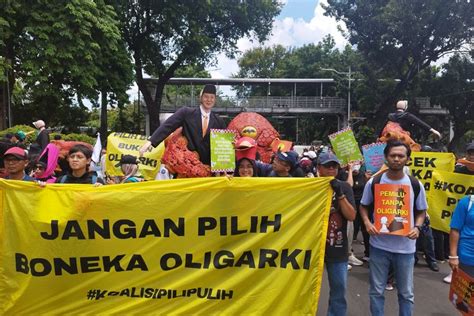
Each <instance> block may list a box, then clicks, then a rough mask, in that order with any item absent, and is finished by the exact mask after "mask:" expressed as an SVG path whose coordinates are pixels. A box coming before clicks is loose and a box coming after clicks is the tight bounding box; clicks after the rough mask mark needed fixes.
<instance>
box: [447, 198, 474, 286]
mask: <svg viewBox="0 0 474 316" xmlns="http://www.w3.org/2000/svg"><path fill="white" fill-rule="evenodd" d="M450 227H451V230H450V232H449V252H450V255H449V266H450V267H451V269H452V270H453V271H455V270H457V269H458V268H460V269H461V270H463V271H464V272H466V273H467V274H469V275H470V276H471V277H474V195H468V196H465V197H463V198H462V199H461V200H459V202H458V204H457V205H456V209H455V210H454V213H453V217H452V219H451V225H450Z"/></svg>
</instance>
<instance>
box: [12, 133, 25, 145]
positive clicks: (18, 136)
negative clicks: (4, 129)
mask: <svg viewBox="0 0 474 316" xmlns="http://www.w3.org/2000/svg"><path fill="white" fill-rule="evenodd" d="M25 139H26V134H25V132H23V131H18V132H16V133H15V134H13V136H12V138H11V139H10V141H11V142H12V143H13V144H15V145H16V146H19V147H22V148H24V149H26V146H25V145H24V144H23V142H24V141H25Z"/></svg>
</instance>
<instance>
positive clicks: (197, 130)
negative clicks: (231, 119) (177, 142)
mask: <svg viewBox="0 0 474 316" xmlns="http://www.w3.org/2000/svg"><path fill="white" fill-rule="evenodd" d="M215 103H216V87H215V86H214V85H211V84H207V85H206V86H205V87H204V89H203V90H202V91H201V104H200V106H199V108H191V107H182V108H180V109H179V110H178V111H176V113H174V114H173V115H172V116H170V117H169V118H168V119H167V120H166V121H165V122H164V123H163V124H162V125H161V126H160V127H159V128H158V129H157V130H156V131H155V132H154V133H153V135H151V137H150V140H149V141H147V142H146V143H145V144H144V145H143V146H142V148H140V156H143V154H144V153H145V152H146V151H147V150H148V149H149V148H150V146H153V147H156V146H158V145H159V144H160V143H161V142H162V141H163V140H165V138H166V137H168V136H169V135H170V134H171V133H172V132H174V131H175V130H176V129H177V128H178V127H183V135H184V136H185V137H186V139H187V140H188V149H189V150H191V151H196V152H197V153H198V154H199V160H200V161H201V162H202V163H203V164H206V165H209V164H210V163H211V150H210V129H211V128H214V129H225V128H226V125H225V123H224V121H223V120H222V119H221V118H220V117H219V116H218V115H217V114H215V113H212V111H211V110H212V108H213V107H214V104H215Z"/></svg>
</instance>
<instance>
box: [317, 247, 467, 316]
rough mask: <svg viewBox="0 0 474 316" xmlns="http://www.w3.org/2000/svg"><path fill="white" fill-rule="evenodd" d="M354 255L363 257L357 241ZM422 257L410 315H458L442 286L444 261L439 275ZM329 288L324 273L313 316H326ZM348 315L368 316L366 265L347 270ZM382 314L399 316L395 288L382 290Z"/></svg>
mask: <svg viewBox="0 0 474 316" xmlns="http://www.w3.org/2000/svg"><path fill="white" fill-rule="evenodd" d="M353 248H354V252H355V255H356V257H357V258H362V256H363V246H362V245H361V244H360V242H359V241H354V244H353ZM422 256H423V255H422V254H420V253H419V254H418V258H419V259H420V260H419V262H418V264H417V265H416V266H415V271H414V283H415V309H414V313H413V315H416V316H417V315H421V316H456V315H460V314H459V313H458V312H457V311H456V309H455V308H454V306H453V305H452V304H451V303H450V301H449V299H448V294H449V284H446V283H443V278H444V277H445V276H446V275H447V274H448V273H449V271H450V268H449V265H448V263H447V262H445V263H439V264H438V266H439V268H440V271H439V272H434V271H431V270H430V269H429V268H428V266H427V265H426V262H425V260H424V259H423V257H422ZM328 296H329V285H328V281H327V277H326V271H324V278H323V282H322V284H321V294H320V297H319V304H318V312H317V314H316V315H318V316H323V315H327V308H328ZM346 299H347V315H348V316H360V315H364V316H365V315H370V308H369V266H368V264H367V263H364V265H363V266H358V267H356V266H355V267H353V268H352V270H351V271H349V276H348V284H347V293H346ZM385 315H387V316H391V315H398V299H397V287H396V285H395V289H394V290H393V291H385Z"/></svg>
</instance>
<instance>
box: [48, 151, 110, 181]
mask: <svg viewBox="0 0 474 316" xmlns="http://www.w3.org/2000/svg"><path fill="white" fill-rule="evenodd" d="M91 159H92V149H90V148H89V147H87V146H85V145H82V144H77V145H74V146H73V147H71V149H70V150H69V153H68V157H67V161H68V163H69V167H70V169H71V171H69V172H68V173H67V174H65V175H63V176H61V177H59V178H58V179H56V183H76V184H93V185H94V186H100V185H103V184H104V181H103V180H102V179H101V178H99V177H97V174H96V173H95V172H89V165H90V163H91Z"/></svg>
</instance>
